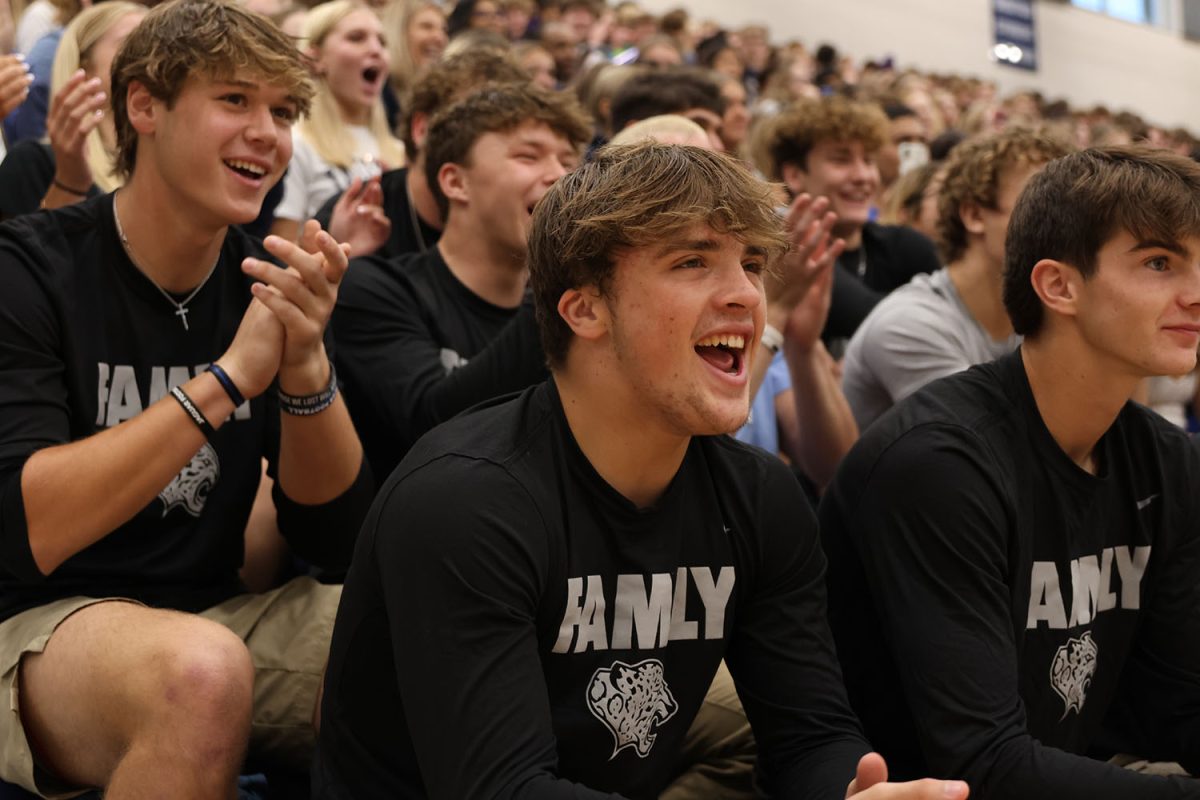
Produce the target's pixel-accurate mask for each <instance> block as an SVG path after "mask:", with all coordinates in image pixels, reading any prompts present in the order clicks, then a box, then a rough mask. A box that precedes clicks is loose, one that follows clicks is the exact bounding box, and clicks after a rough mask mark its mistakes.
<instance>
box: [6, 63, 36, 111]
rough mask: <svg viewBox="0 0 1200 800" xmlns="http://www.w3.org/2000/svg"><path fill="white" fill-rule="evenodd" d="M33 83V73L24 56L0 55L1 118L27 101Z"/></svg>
mask: <svg viewBox="0 0 1200 800" xmlns="http://www.w3.org/2000/svg"><path fill="white" fill-rule="evenodd" d="M31 83H33V75H32V74H31V73H30V72H29V65H28V64H26V63H25V59H24V58H22V57H21V56H17V55H8V56H0V119H4V118H5V117H7V116H8V115H9V114H11V113H12V112H13V111H14V110H15V109H16V107H17V106H19V105H21V103H24V102H25V98H26V97H28V96H29V84H31Z"/></svg>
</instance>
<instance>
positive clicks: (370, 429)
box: [333, 247, 547, 481]
mask: <svg viewBox="0 0 1200 800" xmlns="http://www.w3.org/2000/svg"><path fill="white" fill-rule="evenodd" d="M333 332H334V337H335V339H336V342H337V367H338V375H340V376H341V377H342V379H343V380H344V381H345V382H346V402H347V404H348V406H349V409H350V415H351V417H353V419H354V424H355V426H356V427H357V428H358V432H359V434H360V437H361V438H362V441H363V447H364V449H365V450H366V454H367V459H368V460H369V461H370V463H371V468H372V470H373V471H374V473H375V475H377V476H379V479H380V480H381V481H382V480H384V479H385V478H386V477H387V476H388V475H389V474H391V471H392V470H393V469H394V468H395V466H396V465H397V464H398V463H400V459H402V458H403V457H404V454H405V453H406V452H408V448H410V447H412V445H413V443H414V442H415V441H416V440H417V439H418V438H420V436H421V435H422V434H423V433H425V432H426V431H427V430H429V429H430V428H432V427H434V426H435V425H437V424H439V423H441V422H444V421H445V420H447V419H449V418H450V417H453V416H454V415H455V414H457V413H459V412H460V411H464V410H465V409H467V408H470V407H471V406H473V405H475V404H476V403H481V402H483V401H484V400H488V399H490V398H493V397H497V396H499V395H502V394H508V393H510V392H515V391H520V390H521V389H524V388H526V387H527V386H531V385H533V384H534V383H537V382H538V381H540V380H542V379H543V378H545V376H546V374H547V373H546V364H545V361H546V359H545V356H544V355H543V354H542V346H541V342H540V341H539V339H538V332H537V324H536V320H535V318H534V312H533V305H532V302H531V301H530V300H529V298H528V297H526V299H525V301H524V302H523V303H522V304H521V305H520V306H519V307H518V308H515V309H514V308H502V307H500V306H496V305H493V304H492V303H489V302H487V301H486V300H484V299H483V298H481V297H479V296H478V295H477V294H475V293H474V292H472V291H471V290H470V289H468V288H467V287H466V286H464V285H463V284H462V283H461V282H460V281H459V280H458V279H457V278H456V277H454V274H453V273H451V272H450V268H449V267H447V266H446V262H445V260H444V259H443V258H442V255H441V253H440V252H439V251H438V248H436V247H434V248H431V249H430V250H429V251H427V252H425V253H423V254H420V255H415V256H411V257H409V258H407V259H384V258H377V257H372V258H361V259H354V260H353V261H352V262H351V264H350V271H349V273H347V275H346V278H345V280H344V281H343V282H342V287H341V291H340V292H339V294H338V303H337V308H335V309H334V312H333Z"/></svg>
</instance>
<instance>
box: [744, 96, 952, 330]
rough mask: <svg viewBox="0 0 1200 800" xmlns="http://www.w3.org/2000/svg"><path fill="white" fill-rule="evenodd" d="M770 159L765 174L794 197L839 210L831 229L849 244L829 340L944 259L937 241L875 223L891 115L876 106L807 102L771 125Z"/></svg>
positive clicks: (837, 99)
mask: <svg viewBox="0 0 1200 800" xmlns="http://www.w3.org/2000/svg"><path fill="white" fill-rule="evenodd" d="M771 125H772V128H771V130H770V133H769V135H768V137H767V150H768V153H769V160H770V164H766V165H761V166H763V167H765V168H764V170H763V172H764V173H765V174H767V175H769V176H771V177H772V178H774V179H775V180H780V181H783V183H784V184H785V185H786V186H787V188H788V190H789V191H790V192H791V193H792V195H799V194H800V193H801V192H807V193H808V194H810V195H812V196H814V197H825V198H828V200H829V207H830V210H831V211H833V212H834V213H835V214H837V218H838V222H837V225H836V227H835V228H834V234H835V235H836V236H838V237H840V238H842V239H844V240H845V242H846V249H845V251H844V252H843V253H842V255H841V256H840V257H839V258H838V268H837V271H836V272H835V273H834V284H833V301H832V303H831V306H830V309H829V320H828V322H827V323H826V325H825V334H824V336H825V338H826V339H827V340H835V339H846V338H849V337H850V336H852V335H853V334H854V331H855V330H856V329H857V328H858V326H859V324H860V323H861V322H862V321H863V319H865V318H866V316H867V314H868V313H870V311H871V309H872V308H874V307H875V304H876V303H878V302H879V301H880V300H882V299H883V298H884V296H885V295H887V293H888V292H890V291H892V290H893V289H897V288H899V287H901V286H903V285H904V284H906V283H908V281H909V280H910V279H911V278H912V276H913V275H916V274H919V273H923V272H933V271H934V270H936V269H937V268H938V267H939V266H940V264H939V262H938V258H937V253H936V252H935V251H934V248H933V244H932V243H931V242H930V241H929V240H928V239H926V238H925V237H924V236H922V235H921V234H919V233H917V232H916V231H913V230H911V229H910V228H905V227H903V226H899V225H880V224H878V223H875V222H871V221H870V216H871V208H872V207H873V206H874V205H875V203H876V202H877V201H878V199H879V168H878V167H877V165H876V163H875V159H876V155H877V154H878V152H879V149H880V148H881V147H883V144H884V142H885V141H886V140H887V133H888V128H887V118H886V117H885V116H884V114H883V112H882V111H880V110H879V108H878V107H877V106H874V105H870V104H867V103H857V102H852V101H849V100H845V99H843V98H840V97H826V98H822V99H820V100H804V101H801V102H799V103H797V104H795V105H794V106H793V107H791V108H790V109H789V110H787V111H784V112H783V113H782V114H780V116H779V117H778V119H776V120H775V121H773V122H772V123H771Z"/></svg>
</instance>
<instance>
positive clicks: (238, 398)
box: [208, 364, 246, 408]
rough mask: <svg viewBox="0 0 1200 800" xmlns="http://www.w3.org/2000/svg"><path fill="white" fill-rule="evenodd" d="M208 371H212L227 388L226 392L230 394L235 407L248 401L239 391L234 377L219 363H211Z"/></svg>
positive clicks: (223, 387)
mask: <svg viewBox="0 0 1200 800" xmlns="http://www.w3.org/2000/svg"><path fill="white" fill-rule="evenodd" d="M208 371H209V372H211V373H212V374H213V375H214V376H215V377H216V379H217V383H219V384H221V388H222V389H224V390H225V394H227V395H229V399H230V400H232V401H233V407H234V408H241V407H242V403H244V402H246V398H244V397H242V393H241V392H239V391H238V388H237V386H234V384H233V379H232V378H230V377H229V375H228V374H227V373H226V372H225V370H223V369H221V367H220V365H218V364H209V365H208Z"/></svg>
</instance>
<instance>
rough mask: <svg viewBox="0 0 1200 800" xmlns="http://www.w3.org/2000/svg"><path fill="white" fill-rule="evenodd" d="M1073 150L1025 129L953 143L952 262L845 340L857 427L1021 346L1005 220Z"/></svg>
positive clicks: (948, 191)
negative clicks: (1009, 303)
mask: <svg viewBox="0 0 1200 800" xmlns="http://www.w3.org/2000/svg"><path fill="white" fill-rule="evenodd" d="M1069 152H1070V148H1069V147H1068V146H1067V145H1065V144H1062V143H1060V142H1058V141H1057V140H1055V139H1052V138H1049V137H1047V136H1045V135H1042V134H1039V133H1036V132H1034V131H1031V130H1029V129H1027V128H1010V129H1008V130H1007V131H1004V132H1003V133H997V134H994V135H992V136H985V137H980V138H979V139H975V140H973V141H969V142H965V143H963V145H962V146H961V147H959V148H958V149H956V150H955V151H954V155H953V156H951V159H950V163H949V165H948V166H947V167H946V174H945V177H944V178H943V180H942V187H941V191H940V197H939V206H940V214H939V217H938V220H939V222H938V226H939V228H940V229H941V237H940V238H941V245H942V252H943V254H944V255H945V257H946V266H945V267H944V268H943V269H940V270H938V271H937V272H935V273H933V274H932V275H917V276H916V277H914V278H913V279H912V280H911V281H909V282H908V283H907V284H906V285H904V286H901V287H900V288H899V289H897V290H896V291H894V292H892V293H891V294H889V295H888V296H887V297H885V298H884V299H883V300H882V301H881V302H880V303H879V305H877V306H875V308H874V309H873V310H872V311H871V313H870V314H868V315H867V318H866V319H865V320H864V321H863V323H862V325H859V326H858V330H857V331H855V332H854V336H853V337H852V338H851V339H850V344H849V345H847V347H846V357H845V360H844V363H843V380H842V388H843V390H844V391H845V393H846V399H847V400H848V401H849V402H850V408H851V409H853V411H854V419H855V421H857V422H858V426H859V428H860V429H865V428H866V427H867V426H868V425H870V424H871V423H872V422H874V421H875V420H876V419H877V418H878V417H879V416H880V415H881V414H883V413H884V412H885V411H887V410H888V409H889V408H891V407H892V406H893V405H895V404H896V403H897V402H899V401H900V400H902V399H903V398H905V397H907V396H908V395H910V394H912V393H913V392H915V391H916V390H917V389H920V388H921V387H922V386H924V385H925V384H927V383H929V382H930V381H933V380H936V379H937V378H944V377H945V376H947V375H953V374H954V373H956V372H961V371H962V370H964V369H966V368H967V367H969V366H971V365H972V364H982V363H984V362H987V361H992V360H993V359H996V358H999V357H1000V356H1002V355H1005V354H1006V353H1011V352H1012V351H1013V350H1014V349H1016V347H1017V345H1018V344H1019V343H1020V341H1021V340H1020V337H1019V336H1017V335H1016V334H1014V333H1013V329H1012V322H1011V321H1010V320H1009V318H1008V313H1007V312H1006V311H1005V310H1004V300H1003V296H1002V295H1003V293H1002V291H1001V287H1002V285H1003V284H1002V279H1003V276H1004V236H1005V232H1006V231H1007V229H1008V218H1009V215H1010V214H1011V213H1012V209H1013V206H1014V205H1016V202H1017V197H1019V196H1020V194H1021V190H1022V189H1024V188H1025V184H1026V183H1028V182H1029V179H1030V177H1032V176H1033V175H1034V173H1036V172H1037V171H1038V170H1040V169H1041V168H1042V167H1043V166H1045V165H1046V163H1047V162H1049V161H1051V160H1053V159H1055V158H1058V157H1060V156H1064V155H1066V154H1067V153H1069Z"/></svg>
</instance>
